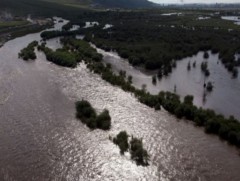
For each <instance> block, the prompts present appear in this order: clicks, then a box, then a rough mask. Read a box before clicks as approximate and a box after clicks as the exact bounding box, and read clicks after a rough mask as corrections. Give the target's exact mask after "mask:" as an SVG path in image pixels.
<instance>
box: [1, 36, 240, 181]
mask: <svg viewBox="0 0 240 181" xmlns="http://www.w3.org/2000/svg"><path fill="white" fill-rule="evenodd" d="M39 39H40V37H39V33H36V34H30V35H27V36H24V37H21V38H17V39H14V40H11V41H9V42H7V43H6V44H5V45H4V46H3V47H2V48H1V49H0V138H1V141H0V155H1V156H0V168H1V170H0V178H1V180H7V181H8V180H17V181H19V180H20V181H22V180H23V181H26V180H28V181H30V180H57V181H59V180H64V181H65V180H70V181H72V180H74V181H75V180H80V181H90V180H96V181H98V180H99V181H103V180H113V181H116V180H131V181H132V180H151V181H154V180H219V181H221V180H222V181H225V180H233V181H235V180H236V181H237V180H239V178H240V173H239V168H240V157H239V155H238V151H237V150H236V149H235V148H234V147H231V146H229V145H227V144H226V143H223V142H221V141H220V140H219V139H218V138H217V137H215V136H211V135H206V134H205V133H204V132H203V130H201V129H199V128H197V127H194V126H193V125H192V124H190V123H189V122H186V121H183V120H182V121H179V120H177V119H176V118H174V117H173V116H171V115H169V114H168V113H166V112H165V111H157V112H156V111H154V110H153V109H150V108H148V107H146V106H145V105H143V104H141V103H139V102H138V101H137V100H136V98H134V97H133V96H132V95H131V94H129V93H126V92H124V91H122V90H121V89H119V88H117V87H113V86H111V85H110V84H108V83H106V82H105V81H103V80H102V79H101V78H100V77H99V76H98V75H95V74H93V73H91V72H89V71H88V69H87V68H86V66H85V65H84V64H81V65H79V66H78V67H77V68H76V69H68V68H63V67H59V66H56V65H53V64H51V63H49V62H47V61H46V59H45V56H44V55H43V54H42V53H37V57H38V58H37V60H35V61H31V62H24V61H22V60H20V59H18V58H17V57H18V55H17V54H18V52H19V51H20V49H22V48H23V47H24V46H26V45H27V44H28V43H29V42H31V41H32V40H39ZM55 43H56V45H55V46H56V47H57V46H59V45H57V44H58V43H57V40H56V41H55ZM50 45H51V46H54V41H53V40H52V42H51V43H49V46H50ZM82 98H84V99H87V100H89V101H90V102H91V104H92V105H93V107H94V108H96V109H97V111H99V112H100V111H102V110H103V109H104V108H107V109H109V111H110V115H111V117H112V129H111V130H110V131H108V132H104V131H100V130H96V131H90V130H89V129H88V128H87V127H85V126H84V125H83V124H82V123H81V122H80V121H78V120H76V119H75V108H74V102H75V101H77V100H80V99H82ZM121 130H126V131H127V132H128V133H129V134H134V135H135V136H138V137H142V138H143V142H144V146H145V147H146V149H147V150H148V152H149V154H150V156H151V157H150V166H149V167H141V166H139V167H138V166H136V164H135V163H133V162H132V161H131V160H130V159H129V155H128V154H127V155H125V156H121V155H120V154H119V149H118V148H117V147H116V146H115V145H114V144H113V143H111V141H109V135H110V136H115V135H116V134H117V133H118V132H119V131H121Z"/></svg>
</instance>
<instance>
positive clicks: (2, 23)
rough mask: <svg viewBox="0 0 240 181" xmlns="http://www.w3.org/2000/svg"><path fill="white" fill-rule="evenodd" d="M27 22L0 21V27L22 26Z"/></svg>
mask: <svg viewBox="0 0 240 181" xmlns="http://www.w3.org/2000/svg"><path fill="white" fill-rule="evenodd" d="M27 24H29V22H28V21H24V20H23V21H0V29H1V28H8V27H15V26H24V25H27Z"/></svg>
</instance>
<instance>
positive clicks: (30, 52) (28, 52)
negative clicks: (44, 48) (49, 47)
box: [18, 41, 38, 60]
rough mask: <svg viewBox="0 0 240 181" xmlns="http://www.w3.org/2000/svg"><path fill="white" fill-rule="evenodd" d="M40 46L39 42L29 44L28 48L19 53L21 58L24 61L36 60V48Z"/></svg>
mask: <svg viewBox="0 0 240 181" xmlns="http://www.w3.org/2000/svg"><path fill="white" fill-rule="evenodd" d="M37 45H38V42H37V41H33V42H31V43H29V44H28V46H27V47H26V48H23V49H22V50H21V51H20V52H19V53H18V56H19V58H22V59H23V60H30V59H31V60H35V59H36V58H37V57H36V54H35V52H34V48H35V47H36V46H37Z"/></svg>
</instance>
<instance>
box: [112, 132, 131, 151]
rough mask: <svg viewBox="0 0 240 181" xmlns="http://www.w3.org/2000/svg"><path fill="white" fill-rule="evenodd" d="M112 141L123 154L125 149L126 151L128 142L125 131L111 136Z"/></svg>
mask: <svg viewBox="0 0 240 181" xmlns="http://www.w3.org/2000/svg"><path fill="white" fill-rule="evenodd" d="M113 143H115V144H116V145H118V146H119V148H120V153H121V154H122V155H124V153H125V152H126V151H128V148H129V143H128V134H127V132H126V131H121V132H120V133H118V135H117V136H116V137H115V138H113Z"/></svg>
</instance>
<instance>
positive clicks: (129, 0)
mask: <svg viewBox="0 0 240 181" xmlns="http://www.w3.org/2000/svg"><path fill="white" fill-rule="evenodd" d="M93 2H94V3H96V4H98V5H100V6H104V7H111V8H112V7H115V8H148V7H151V6H153V5H154V3H152V2H149V1H148V0H93Z"/></svg>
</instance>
